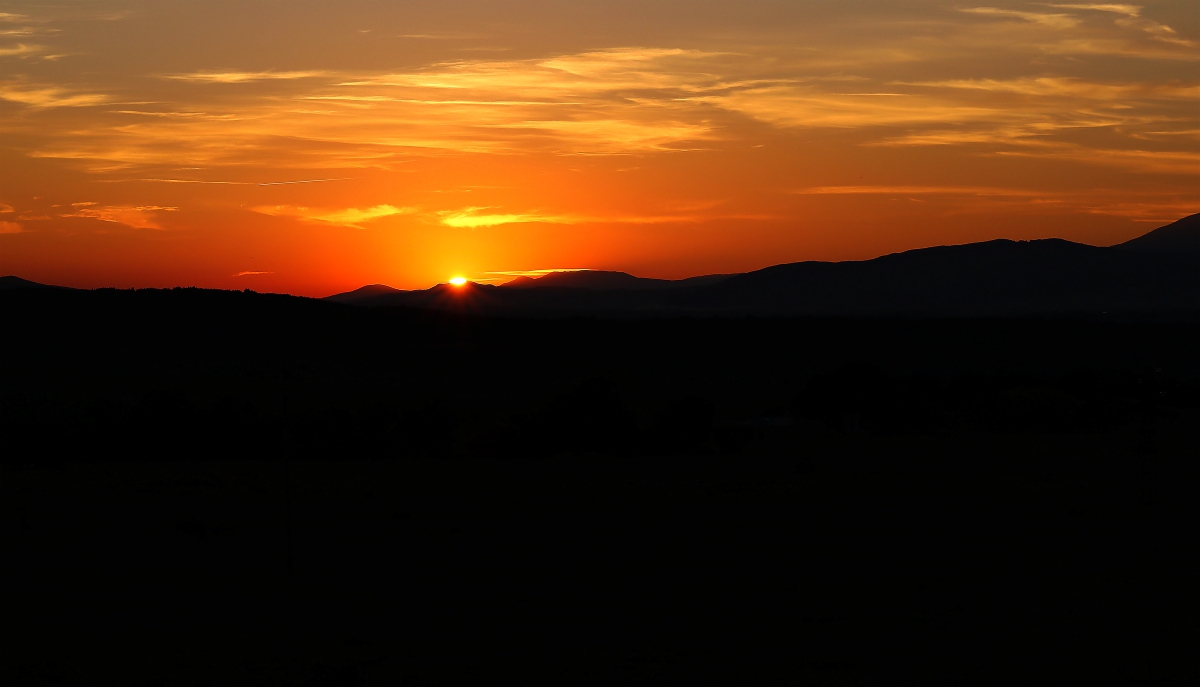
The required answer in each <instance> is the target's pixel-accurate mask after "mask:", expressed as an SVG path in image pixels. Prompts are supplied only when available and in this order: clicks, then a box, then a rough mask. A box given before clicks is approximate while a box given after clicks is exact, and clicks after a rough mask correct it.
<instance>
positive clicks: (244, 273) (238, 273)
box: [233, 270, 275, 277]
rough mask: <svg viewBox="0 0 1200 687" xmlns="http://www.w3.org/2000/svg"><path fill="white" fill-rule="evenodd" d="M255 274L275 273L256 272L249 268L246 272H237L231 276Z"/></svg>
mask: <svg viewBox="0 0 1200 687" xmlns="http://www.w3.org/2000/svg"><path fill="white" fill-rule="evenodd" d="M257 274H275V273H274V272H257V271H253V270H249V271H246V272H237V273H235V274H234V275H233V276H235V277H253V276H255V275H257Z"/></svg>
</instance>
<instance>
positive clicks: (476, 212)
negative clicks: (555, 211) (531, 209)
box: [438, 207, 579, 229]
mask: <svg viewBox="0 0 1200 687" xmlns="http://www.w3.org/2000/svg"><path fill="white" fill-rule="evenodd" d="M490 209H492V208H486V207H470V208H463V209H461V210H448V211H443V212H439V213H438V214H439V215H440V216H441V223H442V224H445V225H446V226H448V227H460V228H469V229H475V228H478V227H495V226H499V225H501V224H521V223H529V222H544V223H549V224H574V223H576V222H577V221H579V220H578V219H576V218H572V217H566V216H560V215H544V214H539V213H521V214H508V213H488V212H484V211H486V210H490Z"/></svg>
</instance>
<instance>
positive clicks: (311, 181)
mask: <svg viewBox="0 0 1200 687" xmlns="http://www.w3.org/2000/svg"><path fill="white" fill-rule="evenodd" d="M351 178H352V177H338V178H336V179H297V180H296V181H264V182H263V183H261V184H259V186H286V185H288V184H320V183H323V182H326V181H350V179H351ZM389 207H390V206H389Z"/></svg>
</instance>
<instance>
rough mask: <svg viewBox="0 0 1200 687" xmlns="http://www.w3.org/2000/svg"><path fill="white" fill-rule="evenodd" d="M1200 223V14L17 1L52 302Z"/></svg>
mask: <svg viewBox="0 0 1200 687" xmlns="http://www.w3.org/2000/svg"><path fill="white" fill-rule="evenodd" d="M985 3H986V4H985ZM1198 211H1200V11H1197V7H1196V5H1195V3H1194V0H1157V1H1154V2H1150V1H1147V2H1143V3H1141V4H1136V5H1134V4H1108V3H1105V4H1090V3H1046V2H999V1H996V0H981V1H980V2H972V1H971V0H964V1H963V2H958V3H955V2H925V1H923V0H907V1H905V2H894V1H892V0H880V1H869V0H838V1H836V2H835V1H833V0H824V1H813V0H785V1H774V0H738V1H736V2H734V1H732V0H637V1H635V2H627V1H625V0H603V1H596V2H593V1H592V0H566V1H557V2H554V1H549V0H542V1H534V0H524V1H519V2H518V1H509V0H463V1H458V0H439V1H438V2H428V1H427V0H421V1H417V2H405V1H401V0H389V1H386V2H383V1H377V2H364V1H358V0H340V1H339V2H316V1H309V0H288V1H286V2H274V1H270V0H257V1H255V2H245V1H244V0H239V1H236V2H224V1H221V0H205V1H203V2H200V1H195V0H173V1H171V2H164V1H163V0H153V1H147V2H116V1H112V0H93V1H90V2H60V3H43V2H35V1H28V2H25V1H22V2H14V1H12V0H0V274H13V275H17V276H21V277H24V278H26V279H33V280H35V281H41V282H46V283H54V284H62V285H66V286H75V287H85V288H94V287H103V286H114V287H118V288H129V287H138V288H141V287H169V286H191V285H194V286H202V287H212V288H227V289H245V288H249V289H253V290H256V291H274V292H287V293H294V294H299V295H308V296H325V295H329V294H332V293H337V292H340V291H346V290H350V289H354V288H357V287H359V286H362V285H364V284H373V283H382V284H388V285H391V286H394V287H397V288H427V287H429V286H432V285H433V284H436V283H440V282H445V281H447V280H448V279H449V278H450V277H452V276H465V277H467V278H469V279H472V280H475V281H479V282H483V283H502V282H503V281H505V280H507V279H511V278H513V277H514V276H517V275H521V274H536V273H539V272H541V271H545V270H554V269H611V270H621V271H626V272H630V273H633V274H636V275H639V276H645V277H659V278H672V279H673V278H683V277H688V276H693V275H699V274H712V273H728V272H741V271H747V270H752V269H758V268H761V267H766V266H768V265H773V264H779V263H785V262H796V261H801V260H859V259H868V258H872V257H875V256H878V255H882V254H886V253H892V252H896V251H901V250H908V249H912V248H920V247H925V246H931V245H939V244H959V243H969V242H973V241H983V240H989V239H994V238H1010V239H1035V238H1046V237H1060V238H1065V239H1069V240H1072V241H1080V242H1084V243H1090V244H1094V245H1111V244H1113V243H1118V242H1121V241H1124V240H1127V239H1129V238H1132V237H1134V236H1137V235H1140V234H1142V233H1145V232H1146V231H1149V230H1151V229H1153V228H1155V227H1157V226H1160V225H1163V224H1166V223H1168V222H1170V221H1173V220H1175V219H1178V218H1179V217H1182V216H1185V215H1188V214H1191V213H1194V212H1198Z"/></svg>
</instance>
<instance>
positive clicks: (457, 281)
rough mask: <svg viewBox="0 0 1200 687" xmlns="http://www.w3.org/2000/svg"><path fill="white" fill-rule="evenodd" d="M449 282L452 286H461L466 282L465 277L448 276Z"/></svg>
mask: <svg viewBox="0 0 1200 687" xmlns="http://www.w3.org/2000/svg"><path fill="white" fill-rule="evenodd" d="M450 283H451V284H452V285H454V286H462V285H463V284H466V283H467V278H466V277H450Z"/></svg>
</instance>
